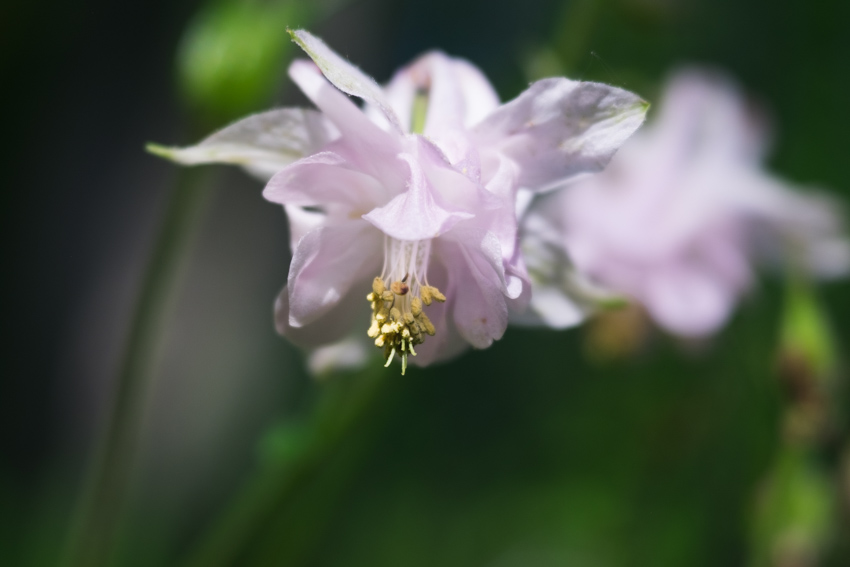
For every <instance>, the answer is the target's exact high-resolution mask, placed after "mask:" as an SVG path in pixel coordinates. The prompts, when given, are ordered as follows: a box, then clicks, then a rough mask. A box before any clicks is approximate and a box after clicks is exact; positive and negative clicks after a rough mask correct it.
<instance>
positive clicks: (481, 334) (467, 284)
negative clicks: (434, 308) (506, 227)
mask: <svg viewBox="0 0 850 567" xmlns="http://www.w3.org/2000/svg"><path fill="white" fill-rule="evenodd" d="M447 236H448V235H447ZM435 248H436V251H435V253H437V254H439V256H440V258H441V261H442V262H443V264H444V265H445V266H446V270H447V271H448V273H449V276H450V278H451V279H450V282H451V283H450V285H449V289H448V291H447V292H446V296H447V297H451V298H452V312H451V317H452V320H453V321H454V324H455V325H456V326H457V328H458V332H459V333H460V335H461V336H462V337H463V338H464V340H466V341H467V342H468V343H469V344H471V345H472V346H473V347H475V348H487V347H488V346H490V345H491V344H492V343H493V341H494V340H497V339H499V338H501V336H502V335H503V334H504V332H505V328H506V327H507V324H508V306H507V303H506V301H505V291H506V283H505V272H504V268H503V266H502V251H501V249H500V246H499V240H498V238H496V236H495V235H493V234H492V233H484V234H482V233H481V232H480V231H476V230H472V231H464V230H461V229H456V230H455V231H453V233H452V234H451V239H450V238H448V237H447V238H444V239H441V240H439V241H437V243H436V246H435Z"/></svg>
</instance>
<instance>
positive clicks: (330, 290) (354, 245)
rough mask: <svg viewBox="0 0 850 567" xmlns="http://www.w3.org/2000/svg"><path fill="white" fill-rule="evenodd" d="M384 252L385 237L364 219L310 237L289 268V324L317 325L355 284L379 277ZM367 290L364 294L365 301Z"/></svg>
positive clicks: (300, 245) (318, 230)
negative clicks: (317, 320)
mask: <svg viewBox="0 0 850 567" xmlns="http://www.w3.org/2000/svg"><path fill="white" fill-rule="evenodd" d="M382 249H383V237H382V235H381V234H380V233H379V232H378V231H377V230H375V229H374V228H373V227H372V226H371V225H369V224H368V223H366V222H365V221H363V220H362V219H356V220H347V221H342V222H339V223H336V224H334V225H332V226H331V225H329V226H320V227H319V228H316V229H314V230H312V231H311V232H309V233H307V234H306V235H305V236H304V237H303V238H302V239H301V240H300V241H299V242H298V244H297V246H296V247H295V251H294V253H293V256H292V264H291V265H290V267H289V279H288V280H287V288H288V290H289V319H288V324H289V325H290V326H291V327H303V326H305V325H307V324H309V323H311V322H313V321H315V320H316V319H318V318H319V317H321V316H322V315H323V314H325V313H327V312H328V311H329V310H330V309H332V308H333V307H334V306H335V305H337V304H338V303H339V302H340V300H341V299H342V298H343V296H345V295H346V294H347V293H348V292H349V290H350V289H351V286H352V285H353V284H354V283H355V282H358V281H369V280H370V279H371V278H372V277H374V276H375V275H377V274H378V273H380V267H381V263H382V261H383V259H382V258H381V256H380V251H381V250H382ZM368 290H369V288H368V287H367V288H365V289H364V290H362V291H363V297H365V293H368ZM363 303H366V301H365V299H364V300H363Z"/></svg>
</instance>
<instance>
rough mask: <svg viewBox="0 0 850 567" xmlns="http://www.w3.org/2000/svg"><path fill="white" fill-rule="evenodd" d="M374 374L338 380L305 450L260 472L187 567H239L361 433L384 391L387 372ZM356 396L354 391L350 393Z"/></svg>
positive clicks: (316, 416) (208, 533) (330, 387)
mask: <svg viewBox="0 0 850 567" xmlns="http://www.w3.org/2000/svg"><path fill="white" fill-rule="evenodd" d="M375 370H376V369H374V368H370V369H368V370H367V371H366V372H361V373H359V374H357V375H353V376H344V377H336V381H337V382H347V383H348V384H339V383H337V384H328V385H327V386H326V387H327V388H328V390H330V391H325V392H323V396H322V400H321V402H320V404H319V407H318V408H316V411H315V413H314V415H313V420H312V423H311V424H310V428H309V432H310V433H309V435H310V437H309V439H308V440H307V447H306V448H305V449H304V450H303V451H302V452H301V453H300V455H298V456H297V457H295V458H294V459H279V460H276V461H275V462H271V463H266V464H265V465H261V466H259V467H258V470H257V471H256V472H255V473H254V474H253V476H251V477H250V478H248V479H247V481H246V482H245V484H244V485H243V486H242V488H241V489H240V490H239V491H238V492H237V494H236V496H235V497H234V498H233V500H232V501H231V503H230V504H229V505H228V506H227V507H226V508H225V510H224V511H223V512H222V514H221V515H220V516H219V517H218V518H217V519H216V520H214V522H213V524H212V526H211V528H210V529H208V530H207V531H206V532H205V533H204V534H203V536H202V539H201V541H200V542H199V543H198V544H197V545H196V546H195V547H194V548H193V549H191V550H190V552H189V553H188V554H187V555H186V557H185V559H184V561H183V562H181V563H180V565H182V566H183V567H223V566H227V565H234V564H237V560H239V558H240V557H241V556H242V555H243V554H244V552H245V550H246V549H247V548H248V547H249V545H250V542H251V541H252V540H253V539H254V537H255V536H256V535H257V534H259V533H261V532H262V530H263V528H264V527H266V526H267V525H268V524H269V522H270V521H271V520H272V519H273V518H274V517H275V514H277V513H278V512H279V511H280V510H281V509H282V508H284V507H285V506H286V505H287V503H288V502H289V501H290V500H291V497H292V495H293V494H294V493H295V492H296V491H297V490H298V489H299V487H301V486H303V484H304V482H305V481H307V480H309V479H310V478H312V476H313V475H314V474H315V473H316V471H317V470H318V469H319V468H320V467H321V466H322V465H323V463H325V462H326V461H327V459H328V458H329V457H331V456H332V455H333V454H334V453H335V452H336V451H337V450H338V449H339V448H340V447H341V446H342V441H344V440H346V441H347V439H348V438H347V434H349V433H350V432H352V431H359V430H361V429H362V427H361V426H362V425H363V422H364V420H365V419H366V418H367V417H368V416H369V415H372V414H374V413H375V412H373V411H371V410H372V409H374V408H375V405H376V403H377V400H378V399H379V398H380V397H381V394H382V393H383V392H384V391H385V390H386V388H384V387H383V386H385V384H384V381H385V377H386V376H387V374H390V372H389V371H384V369H383V368H380V370H378V371H377V372H376V371H375ZM352 389H353V390H354V391H351V390H352Z"/></svg>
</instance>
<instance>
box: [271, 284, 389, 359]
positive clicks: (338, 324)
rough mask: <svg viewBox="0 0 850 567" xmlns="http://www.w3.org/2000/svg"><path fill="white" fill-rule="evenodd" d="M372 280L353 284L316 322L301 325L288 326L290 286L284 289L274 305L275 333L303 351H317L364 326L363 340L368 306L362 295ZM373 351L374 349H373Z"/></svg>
mask: <svg viewBox="0 0 850 567" xmlns="http://www.w3.org/2000/svg"><path fill="white" fill-rule="evenodd" d="M370 287H371V277H370V278H369V279H368V280H365V279H364V280H362V281H358V282H355V283H354V284H353V285H351V287H350V289H349V290H348V292H347V293H346V295H344V296H343V298H342V299H341V300H340V301H339V302H337V303H336V304H334V305H333V306H331V307H330V308H329V309H327V310H326V311H325V312H324V313H322V314H321V315H320V316H318V317H317V318H316V319H314V320H312V321H310V322H309V323H307V324H305V325H303V326H298V327H296V326H293V325H292V324H291V321H290V319H291V317H290V313H291V307H290V300H291V297H290V295H291V293H290V290H289V286H288V285H287V286H285V287H284V288H283V289H282V290H281V292H280V294H278V296H277V299H276V300H275V304H274V322H275V328H276V329H277V332H278V333H280V334H281V335H283V336H284V337H286V338H287V339H289V340H290V341H291V342H292V343H293V344H295V345H297V346H299V347H302V348H308V349H313V348H318V347H322V346H325V345H330V344H333V343H335V342H337V341H340V340H343V339H345V338H346V337H348V336H349V335H351V333H352V332H356V331H357V330H358V326H361V327H363V328H362V329H361V330H362V333H363V336H364V337H366V328H365V326H363V324H364V322H366V323H368V321H369V313H370V311H369V304H368V303H367V302H366V300H365V295H363V292H364V291H366V290H368V289H370ZM373 348H374V347H373Z"/></svg>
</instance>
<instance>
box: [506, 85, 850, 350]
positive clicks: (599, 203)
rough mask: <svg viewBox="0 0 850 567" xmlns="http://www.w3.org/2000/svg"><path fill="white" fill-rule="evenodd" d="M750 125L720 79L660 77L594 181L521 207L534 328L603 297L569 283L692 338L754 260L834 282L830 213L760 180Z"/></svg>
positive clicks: (573, 317)
mask: <svg viewBox="0 0 850 567" xmlns="http://www.w3.org/2000/svg"><path fill="white" fill-rule="evenodd" d="M761 126H762V125H761V124H759V123H758V122H756V121H754V120H753V115H752V114H751V113H750V112H749V109H748V108H747V106H746V104H745V102H744V100H743V98H742V96H741V94H740V93H739V92H738V91H737V90H736V88H735V86H733V85H732V84H730V83H729V82H727V81H726V80H724V79H723V78H721V77H718V76H715V75H712V74H708V73H705V72H700V71H685V72H680V73H679V74H677V75H676V76H674V77H673V78H672V80H671V81H670V82H669V84H668V85H667V88H666V92H665V95H664V99H663V101H662V103H661V105H660V107H659V115H658V116H657V118H656V119H655V121H654V122H653V123H652V124H650V125H649V126H647V127H645V128H644V129H642V131H641V132H640V133H638V134H637V135H636V136H635V137H634V138H633V139H632V140H630V141H629V142H628V143H627V144H625V145H624V147H623V148H622V149H621V151H620V152H619V153H618V154H617V156H616V157H615V158H614V159H613V160H612V161H611V164H610V166H609V167H608V168H607V169H606V170H605V171H604V172H603V173H600V174H599V175H596V176H594V177H592V178H590V179H588V180H586V181H583V182H581V183H579V184H577V185H575V186H572V187H570V188H568V189H565V190H562V191H558V192H554V193H550V194H547V195H544V196H541V197H538V198H536V199H535V200H534V202H533V203H532V204H531V206H530V207H529V210H528V211H527V213H526V215H525V217H524V219H523V221H522V225H523V228H522V230H523V233H524V236H523V238H524V239H525V241H524V245H523V248H524V249H525V250H527V261H528V264H529V272H530V273H531V274H532V280H533V282H534V284H535V294H534V296H533V298H532V310H531V311H532V312H533V313H535V314H536V317H537V319H538V320H542V321H543V322H545V323H548V324H550V325H552V326H556V327H559V326H561V327H562V326H567V325H570V324H574V323H575V322H576V321H577V320H578V319H579V318H580V317H581V316H582V315H583V313H584V312H586V311H587V310H588V309H589V308H590V307H591V305H592V304H593V302H594V301H598V300H599V299H600V298H604V297H605V293H604V292H603V291H601V290H600V289H596V290H595V291H594V290H592V288H588V286H587V285H577V284H576V281H577V278H576V275H575V274H576V272H578V273H580V274H582V277H584V278H586V279H587V281H586V282H584V284H595V285H598V286H600V287H601V288H603V289H607V290H610V291H611V292H614V293H619V294H623V295H625V296H627V297H630V298H633V299H634V300H636V301H638V302H640V303H642V304H643V305H644V307H645V308H646V309H647V311H648V312H649V314H650V316H651V317H652V318H653V319H654V320H655V322H656V323H657V324H658V325H660V326H661V327H663V328H664V329H666V330H668V331H670V332H671V333H674V334H677V335H683V336H695V337H698V336H702V335H706V334H709V333H712V332H714V331H716V330H717V329H718V328H719V327H720V326H721V325H722V324H723V323H724V322H725V321H726V320H727V319H728V317H729V315H730V312H731V310H732V309H733V307H734V305H735V303H736V302H737V300H738V299H739V297H740V296H741V295H742V293H744V292H745V290H747V289H748V288H749V287H750V286H751V285H752V283H753V274H752V271H751V270H752V264H753V263H754V262H758V261H762V262H763V261H767V260H771V259H778V258H784V259H785V260H790V261H791V262H792V263H793V266H795V267H796V268H797V269H802V270H805V271H807V272H808V273H809V274H810V275H812V276H815V277H832V276H837V275H841V274H844V273H846V272H847V270H848V268H850V246H848V242H847V240H846V239H845V238H844V236H843V235H842V231H841V222H840V217H839V216H838V211H837V208H836V207H835V204H834V203H832V202H831V201H830V200H829V199H827V198H826V197H824V196H822V195H815V194H812V193H803V192H798V191H796V190H795V189H794V188H793V187H792V186H791V185H789V184H787V183H786V182H784V181H782V180H780V179H778V178H775V177H773V176H771V175H769V174H768V173H766V172H765V171H764V170H763V169H762V166H761V162H762V157H763V154H764V152H765V150H766V142H767V140H766V138H767V136H766V135H765V132H764V131H763V128H762V127H761ZM789 255H790V256H789ZM588 289H591V291H590V292H588ZM609 293H610V292H609Z"/></svg>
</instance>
